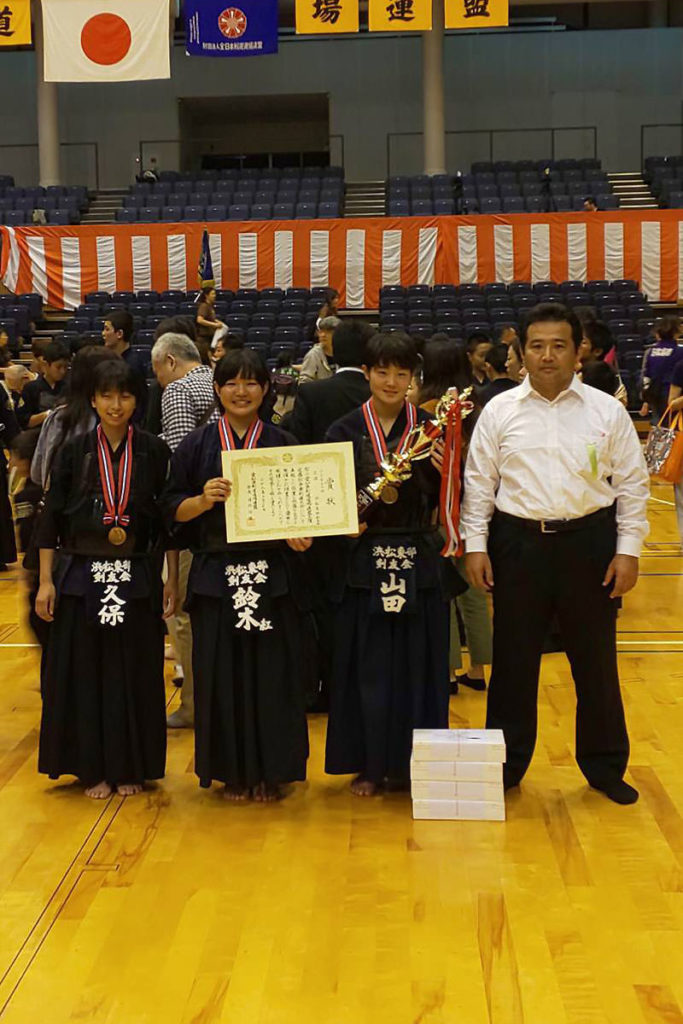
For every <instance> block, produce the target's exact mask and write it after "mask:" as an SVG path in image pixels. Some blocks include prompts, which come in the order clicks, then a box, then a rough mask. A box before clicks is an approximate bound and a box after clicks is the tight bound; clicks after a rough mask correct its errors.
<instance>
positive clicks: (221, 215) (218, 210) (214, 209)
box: [206, 206, 228, 221]
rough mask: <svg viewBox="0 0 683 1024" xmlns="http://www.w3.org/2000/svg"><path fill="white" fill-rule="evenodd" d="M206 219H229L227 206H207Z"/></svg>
mask: <svg viewBox="0 0 683 1024" xmlns="http://www.w3.org/2000/svg"><path fill="white" fill-rule="evenodd" d="M206 219H207V220H213V221H217V220H227V219H228V211H227V209H226V208H225V206H207V208H206Z"/></svg>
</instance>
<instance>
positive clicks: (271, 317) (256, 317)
mask: <svg viewBox="0 0 683 1024" xmlns="http://www.w3.org/2000/svg"><path fill="white" fill-rule="evenodd" d="M259 307H260V303H259V304H258V305H257V310H258V309H259ZM276 323H277V313H274V312H273V313H261V312H256V313H253V314H252V317H251V326H252V327H271V328H273V327H275V325H276Z"/></svg>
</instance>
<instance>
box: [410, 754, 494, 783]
mask: <svg viewBox="0 0 683 1024" xmlns="http://www.w3.org/2000/svg"><path fill="white" fill-rule="evenodd" d="M410 777H411V779H417V780H419V781H432V782H448V781H451V782H452V781H453V780H455V781H456V782H496V783H499V784H501V785H502V783H503V766H502V764H501V763H500V762H499V761H416V760H415V758H414V757H411V759H410Z"/></svg>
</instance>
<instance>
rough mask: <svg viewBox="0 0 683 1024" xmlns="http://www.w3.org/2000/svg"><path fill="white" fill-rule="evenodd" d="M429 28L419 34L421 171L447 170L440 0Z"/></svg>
mask: <svg viewBox="0 0 683 1024" xmlns="http://www.w3.org/2000/svg"><path fill="white" fill-rule="evenodd" d="M432 2H433V7H432V31H431V32H423V34H422V102H423V107H424V110H423V120H422V125H423V127H422V131H423V138H424V173H425V174H443V173H444V172H445V170H446V120H445V113H444V79H443V44H444V12H443V0H432Z"/></svg>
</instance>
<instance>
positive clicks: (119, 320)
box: [104, 309, 135, 341]
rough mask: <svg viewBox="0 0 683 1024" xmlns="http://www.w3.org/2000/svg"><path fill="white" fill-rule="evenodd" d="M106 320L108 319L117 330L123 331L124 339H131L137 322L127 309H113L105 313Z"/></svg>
mask: <svg viewBox="0 0 683 1024" xmlns="http://www.w3.org/2000/svg"><path fill="white" fill-rule="evenodd" d="M104 319H105V320H108V321H109V323H110V324H111V325H112V327H113V328H114V330H115V331H121V334H122V335H123V340H124V341H130V339H131V338H132V337H133V331H134V329H135V322H134V320H133V317H132V316H131V315H130V313H129V312H128V310H127V309H113V310H112V311H111V312H110V313H105V316H104Z"/></svg>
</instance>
